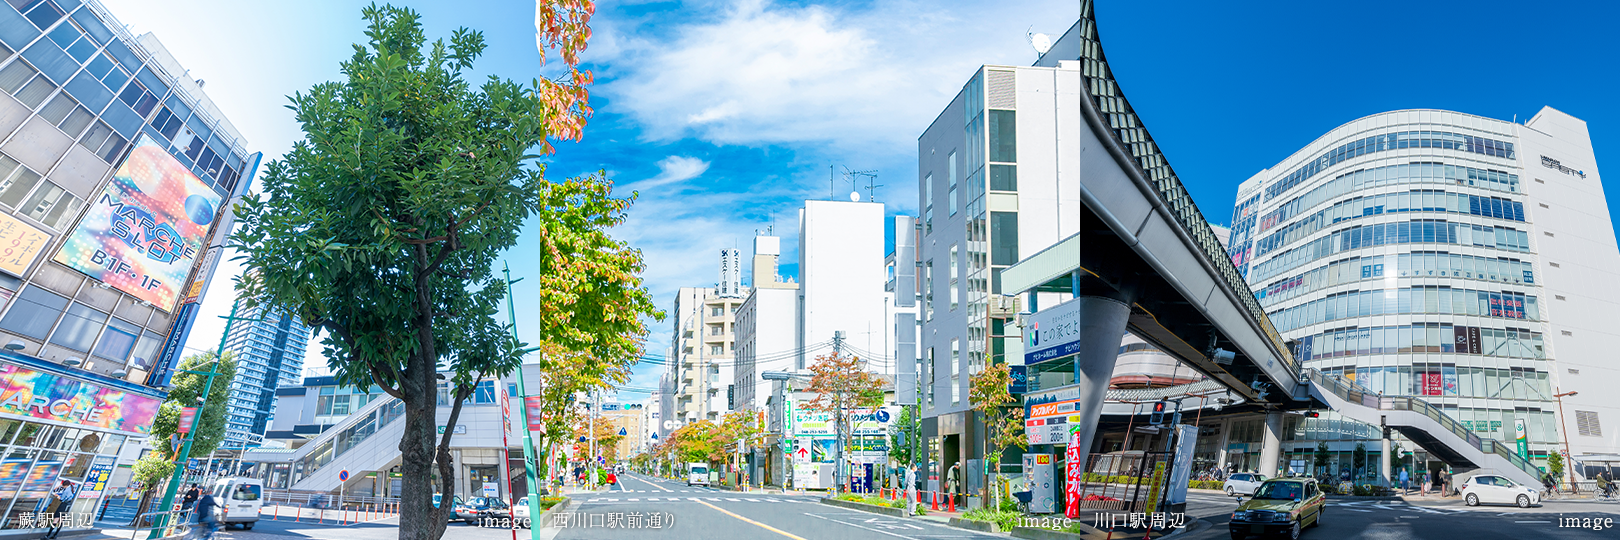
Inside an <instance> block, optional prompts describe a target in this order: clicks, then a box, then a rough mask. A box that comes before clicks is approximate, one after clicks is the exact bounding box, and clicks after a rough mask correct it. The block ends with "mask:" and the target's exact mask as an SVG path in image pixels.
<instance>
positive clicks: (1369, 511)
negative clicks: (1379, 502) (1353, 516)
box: [1345, 508, 1372, 514]
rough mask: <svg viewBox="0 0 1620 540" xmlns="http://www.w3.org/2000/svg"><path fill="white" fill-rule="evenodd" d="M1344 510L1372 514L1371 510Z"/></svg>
mask: <svg viewBox="0 0 1620 540" xmlns="http://www.w3.org/2000/svg"><path fill="white" fill-rule="evenodd" d="M1345 510H1349V511H1351V512H1366V513H1368V514H1371V513H1372V510H1362V509H1360V508H1346V509H1345Z"/></svg>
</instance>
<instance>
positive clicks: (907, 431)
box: [889, 407, 916, 466]
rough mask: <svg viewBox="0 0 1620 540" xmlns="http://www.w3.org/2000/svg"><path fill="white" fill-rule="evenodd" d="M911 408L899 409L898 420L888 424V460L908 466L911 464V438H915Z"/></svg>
mask: <svg viewBox="0 0 1620 540" xmlns="http://www.w3.org/2000/svg"><path fill="white" fill-rule="evenodd" d="M913 422H914V420H913V419H912V417H911V407H901V409H900V418H898V419H896V420H895V422H894V423H893V424H889V459H891V460H893V461H895V462H898V463H902V464H904V466H910V464H911V444H910V443H911V439H910V438H911V437H914V436H916V435H915V431H914V429H913V426H912V423H913Z"/></svg>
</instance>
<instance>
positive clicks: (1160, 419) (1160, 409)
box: [1148, 401, 1165, 426]
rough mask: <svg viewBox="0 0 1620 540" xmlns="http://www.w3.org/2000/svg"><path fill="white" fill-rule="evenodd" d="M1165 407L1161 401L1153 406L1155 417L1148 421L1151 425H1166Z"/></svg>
mask: <svg viewBox="0 0 1620 540" xmlns="http://www.w3.org/2000/svg"><path fill="white" fill-rule="evenodd" d="M1164 406H1165V402H1164V401H1159V402H1157V403H1154V404H1153V416H1152V417H1151V419H1150V420H1148V423H1149V424H1153V425H1155V426H1157V425H1160V424H1163V423H1164Z"/></svg>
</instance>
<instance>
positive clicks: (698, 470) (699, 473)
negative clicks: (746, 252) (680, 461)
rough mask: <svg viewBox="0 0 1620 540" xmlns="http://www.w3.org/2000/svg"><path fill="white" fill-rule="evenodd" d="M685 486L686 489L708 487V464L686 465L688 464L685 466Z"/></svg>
mask: <svg viewBox="0 0 1620 540" xmlns="http://www.w3.org/2000/svg"><path fill="white" fill-rule="evenodd" d="M686 485H687V486H688V487H690V486H705V487H706V486H708V485H709V464H708V463H688V464H686Z"/></svg>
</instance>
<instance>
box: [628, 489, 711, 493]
mask: <svg viewBox="0 0 1620 540" xmlns="http://www.w3.org/2000/svg"><path fill="white" fill-rule="evenodd" d="M608 493H717V492H716V491H715V490H712V489H615V490H611V491H608Z"/></svg>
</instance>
